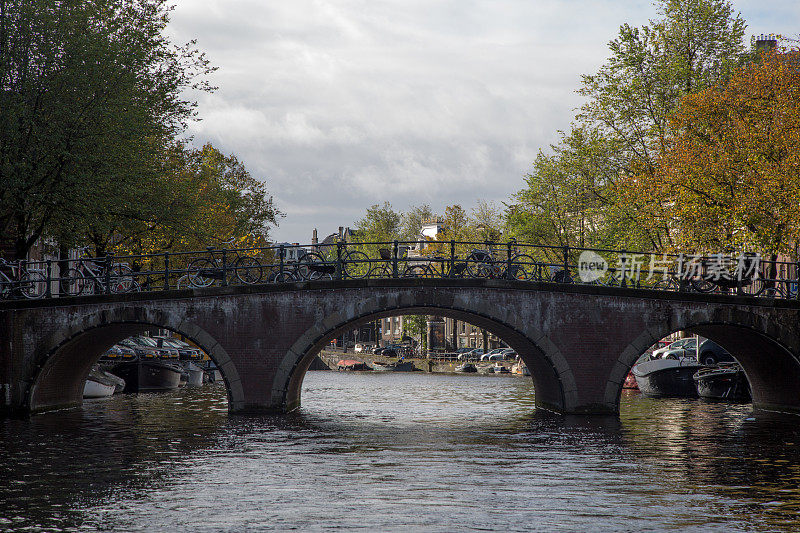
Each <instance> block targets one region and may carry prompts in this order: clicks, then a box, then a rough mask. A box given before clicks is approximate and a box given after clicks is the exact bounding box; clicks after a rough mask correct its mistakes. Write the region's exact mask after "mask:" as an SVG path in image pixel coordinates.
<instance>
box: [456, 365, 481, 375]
mask: <svg viewBox="0 0 800 533" xmlns="http://www.w3.org/2000/svg"><path fill="white" fill-rule="evenodd" d="M455 370H456V372H463V373H465V374H473V373H475V372H477V371H478V369H477V368H476V367H475V365H473V364H472V363H462V364H460V365H458V366H457V367H456V368H455Z"/></svg>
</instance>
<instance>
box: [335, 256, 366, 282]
mask: <svg viewBox="0 0 800 533" xmlns="http://www.w3.org/2000/svg"><path fill="white" fill-rule="evenodd" d="M369 271H370V263H369V257H368V256H367V254H365V253H364V252H361V251H359V250H352V251H350V252H347V253H346V254H345V255H344V257H343V258H342V274H343V275H344V277H346V278H355V279H361V278H365V277H367V276H368V275H369Z"/></svg>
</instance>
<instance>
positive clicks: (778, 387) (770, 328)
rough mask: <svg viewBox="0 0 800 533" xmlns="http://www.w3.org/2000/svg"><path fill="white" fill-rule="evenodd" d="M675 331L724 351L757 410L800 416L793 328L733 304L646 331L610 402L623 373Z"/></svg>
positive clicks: (625, 362)
mask: <svg viewBox="0 0 800 533" xmlns="http://www.w3.org/2000/svg"><path fill="white" fill-rule="evenodd" d="M677 331H686V332H688V333H693V334H697V335H700V336H702V337H705V338H707V339H711V340H712V341H714V342H716V343H717V344H719V345H720V346H722V347H723V348H725V349H726V350H727V351H728V352H729V353H730V354H731V356H733V358H734V359H736V361H737V362H738V363H739V364H740V365H741V366H742V368H743V370H744V372H745V374H746V375H747V379H748V381H749V382H750V386H751V392H752V396H753V406H754V407H755V408H758V409H765V410H780V411H791V412H797V413H800V395H799V394H798V393H797V391H798V385H799V384H800V360H798V357H797V356H796V355H795V354H794V352H793V351H792V349H791V348H790V347H791V346H797V345H798V339H797V338H796V337H797V335H796V333H795V331H794V329H793V328H789V327H781V325H780V324H779V323H777V322H776V321H772V320H769V319H768V317H765V314H764V313H763V312H762V313H757V312H755V311H754V310H753V309H746V308H736V307H733V306H728V307H713V308H712V307H709V308H707V309H702V310H695V311H693V312H683V313H678V314H675V315H673V316H672V319H671V320H669V321H665V322H663V323H659V324H655V325H651V326H650V327H648V328H647V329H646V330H645V331H644V332H642V334H641V335H640V336H639V337H638V338H637V339H635V340H634V341H633V342H632V343H631V344H629V345H628V347H627V348H626V349H625V351H624V352H623V353H622V354H621V355H620V359H619V362H618V364H617V365H616V366H615V368H614V370H613V373H612V377H611V379H610V380H609V387H608V388H607V391H606V396H607V399H610V398H611V397H614V398H616V402H617V404H619V398H620V397H621V394H622V383H623V381H624V379H625V375H626V374H627V371H628V370H629V369H630V368H631V367H632V366H633V364H634V363H635V362H636V359H637V358H638V357H639V356H640V355H641V354H642V353H644V352H645V351H646V350H647V349H648V348H650V347H651V346H653V345H654V344H655V343H656V342H657V341H659V340H661V339H663V338H664V337H666V336H668V335H670V334H672V333H675V332H677Z"/></svg>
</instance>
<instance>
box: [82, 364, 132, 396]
mask: <svg viewBox="0 0 800 533" xmlns="http://www.w3.org/2000/svg"><path fill="white" fill-rule="evenodd" d="M119 381H122V380H120V378H118V377H117V376H114V375H113V374H109V373H108V372H105V371H103V370H100V369H99V368H96V367H95V368H92V370H91V371H90V372H89V376H88V377H87V378H86V383H84V384H83V397H84V398H105V397H107V396H111V395H112V394H114V393H115V392H116V390H117V384H118V382H119ZM122 384H123V385H122V386H123V388H124V387H125V382H124V381H123V382H122Z"/></svg>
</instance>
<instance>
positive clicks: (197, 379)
mask: <svg viewBox="0 0 800 533" xmlns="http://www.w3.org/2000/svg"><path fill="white" fill-rule="evenodd" d="M181 366H183V370H184V372H186V384H187V385H188V386H190V387H199V386H200V385H202V384H203V374H204V373H205V372H204V371H203V369H202V368H200V367H199V366H197V365H196V364H195V363H194V362H192V361H181Z"/></svg>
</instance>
